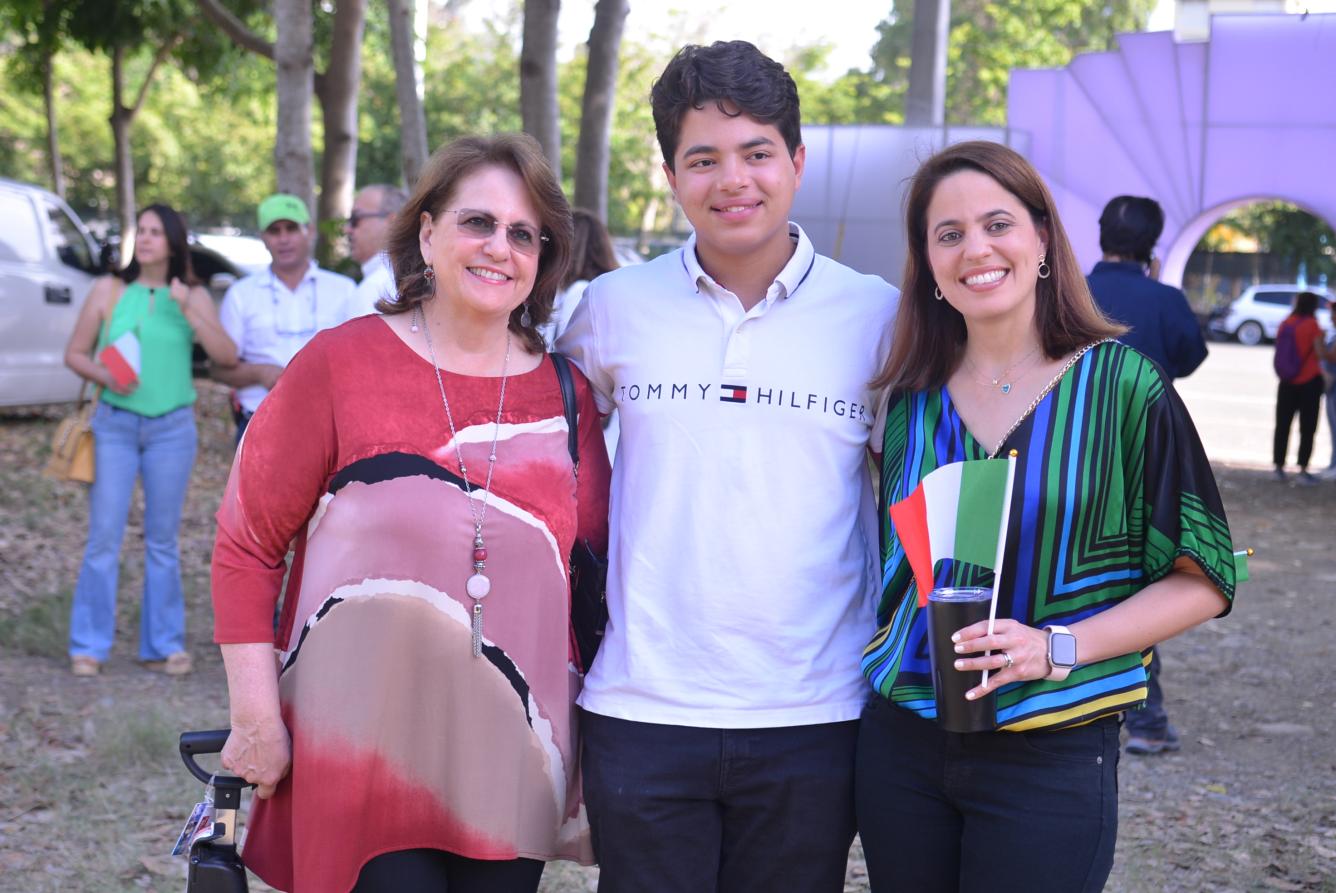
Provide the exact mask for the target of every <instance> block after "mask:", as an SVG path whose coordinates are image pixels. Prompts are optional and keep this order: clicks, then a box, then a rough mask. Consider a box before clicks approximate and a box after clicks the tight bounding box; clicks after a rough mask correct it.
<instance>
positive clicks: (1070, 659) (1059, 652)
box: [1044, 626, 1076, 682]
mask: <svg viewBox="0 0 1336 893" xmlns="http://www.w3.org/2000/svg"><path fill="white" fill-rule="evenodd" d="M1044 630H1045V632H1047V633H1048V665H1049V667H1050V668H1051V669H1050V670H1049V673H1048V675H1047V676H1045V677H1044V678H1045V679H1048V680H1050V681H1052V682H1061V681H1062V680H1064V679H1066V678H1067V674H1068V673H1070V672H1071V671H1072V667H1074V666H1076V636H1074V635H1072V634H1071V633H1070V632H1069V631H1068V630H1067V627H1065V626H1046V627H1044Z"/></svg>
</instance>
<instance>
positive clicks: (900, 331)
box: [872, 141, 1126, 391]
mask: <svg viewBox="0 0 1336 893" xmlns="http://www.w3.org/2000/svg"><path fill="white" fill-rule="evenodd" d="M962 170H973V171H978V172H979V173H981V174H985V175H987V176H989V177H991V178H993V179H994V180H996V181H997V183H998V185H999V186H1001V187H1002V188H1003V189H1005V190H1007V191H1008V192H1010V193H1011V194H1012V195H1014V196H1015V197H1016V199H1017V200H1018V201H1019V202H1020V203H1021V204H1022V205H1024V206H1025V208H1026V210H1028V211H1029V212H1030V219H1031V220H1033V221H1034V224H1035V226H1036V227H1039V228H1041V229H1043V230H1045V231H1046V232H1047V235H1048V240H1047V248H1046V250H1045V258H1044V261H1045V263H1047V264H1048V267H1049V270H1050V271H1051V272H1050V274H1049V277H1048V278H1047V279H1038V280H1036V282H1035V324H1036V326H1037V327H1038V329H1039V341H1040V344H1042V345H1043V349H1044V354H1045V355H1046V356H1047V357H1048V358H1049V359H1056V358H1058V357H1060V356H1062V355H1063V354H1066V353H1068V352H1070V351H1072V350H1075V349H1076V348H1078V347H1081V346H1083V345H1086V344H1089V343H1091V342H1092V341H1098V340H1100V339H1103V338H1115V337H1117V336H1118V335H1121V334H1122V333H1123V332H1125V331H1126V329H1125V328H1123V327H1122V326H1119V325H1117V324H1115V323H1113V322H1111V321H1110V320H1108V319H1107V318H1105V316H1104V315H1103V314H1102V313H1100V311H1099V308H1098V307H1097V306H1096V305H1095V301H1094V299H1093V298H1092V297H1091V296H1090V288H1089V287H1088V286H1087V285H1086V281H1085V276H1084V275H1082V273H1081V267H1080V265H1079V264H1078V263H1077V261H1076V254H1075V253H1074V252H1073V251H1072V246H1071V243H1070V242H1069V241H1068V240H1067V233H1066V231H1065V230H1063V228H1062V221H1060V220H1058V214H1057V208H1056V207H1055V206H1054V203H1053V196H1052V195H1051V194H1049V191H1048V187H1047V186H1045V185H1044V181H1043V179H1042V178H1040V176H1039V172H1038V171H1036V170H1035V169H1034V168H1033V167H1032V166H1031V165H1030V163H1029V162H1028V161H1026V160H1025V159H1024V158H1022V157H1021V156H1020V155H1019V154H1017V153H1016V152H1015V151H1013V150H1011V149H1008V148H1007V147H1006V146H1003V145H1001V144H1000V143H991V142H984V141H973V142H965V143H956V144H955V145H953V146H948V147H946V148H945V149H942V150H941V151H940V152H938V153H937V154H936V155H933V156H932V157H931V158H929V159H928V160H927V161H925V162H923V164H922V165H921V166H920V167H919V169H918V172H917V173H915V174H914V176H913V178H912V180H911V182H910V188H909V197H908V201H907V202H906V205H905V233H906V235H907V237H908V239H909V254H908V256H907V257H906V258H905V275H904V281H903V284H902V285H901V293H900V310H899V313H898V314H897V315H896V319H895V338H894V340H893V342H892V344H891V355H890V356H889V357H888V358H887V360H886V366H885V367H884V368H883V369H882V370H881V374H879V375H878V376H877V377H876V379H874V380H873V382H872V386H873V387H874V388H884V387H890V388H891V389H893V390H910V391H921V390H927V389H929V388H937V387H941V386H942V385H944V384H946V381H947V379H948V378H950V377H951V373H952V372H954V371H955V369H956V366H957V365H959V363H960V358H961V356H962V355H963V352H964V347H965V337H966V330H965V318H964V317H963V316H961V315H960V312H959V311H957V310H956V309H955V308H954V307H952V306H951V305H950V304H949V303H947V302H946V301H938V300H937V299H936V298H935V296H934V294H933V292H934V290H935V289H936V288H937V283H936V281H935V280H934V279H933V274H932V267H931V265H930V264H929V263H928V205H929V203H931V201H932V197H933V194H934V193H935V192H936V190H937V186H938V185H939V184H940V183H941V182H942V181H943V180H945V179H946V178H947V177H949V176H951V175H952V174H955V173H959V172H960V171H962Z"/></svg>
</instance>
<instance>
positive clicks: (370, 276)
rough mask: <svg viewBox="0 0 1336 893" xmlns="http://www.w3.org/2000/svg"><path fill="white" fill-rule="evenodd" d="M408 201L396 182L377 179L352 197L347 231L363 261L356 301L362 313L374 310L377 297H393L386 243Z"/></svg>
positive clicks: (352, 247) (352, 252) (354, 251)
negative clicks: (377, 180) (391, 229)
mask: <svg viewBox="0 0 1336 893" xmlns="http://www.w3.org/2000/svg"><path fill="white" fill-rule="evenodd" d="M406 201H408V196H407V195H405V194H404V191H403V190H402V189H400V188H399V187H397V186H390V185H389V184H387V183H374V184H372V185H370V186H364V187H362V190H361V191H360V192H358V193H357V197H356V198H355V199H353V210H352V213H351V214H349V215H348V223H347V224H346V225H345V226H344V232H345V233H347V234H348V252H349V254H350V255H351V256H352V259H353V260H355V261H357V262H358V263H359V264H361V265H362V281H360V282H358V283H357V304H358V306H359V307H362V308H365V309H363V310H362V312H363V313H375V312H376V302H377V301H393V300H394V271H393V270H392V269H390V256H389V254H387V253H386V251H385V243H386V240H387V239H388V238H389V235H390V224H391V222H392V220H393V218H394V215H395V214H397V213H398V211H399V209H400V208H402V207H403V206H404V202H406Z"/></svg>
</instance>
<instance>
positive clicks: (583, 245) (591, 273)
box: [561, 208, 620, 288]
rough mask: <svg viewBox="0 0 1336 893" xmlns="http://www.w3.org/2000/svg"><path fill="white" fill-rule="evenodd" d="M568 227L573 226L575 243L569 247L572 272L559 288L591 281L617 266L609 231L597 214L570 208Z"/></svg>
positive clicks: (584, 209)
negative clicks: (581, 281)
mask: <svg viewBox="0 0 1336 893" xmlns="http://www.w3.org/2000/svg"><path fill="white" fill-rule="evenodd" d="M571 223H572V224H574V226H575V240H574V242H573V243H572V245H571V268H570V271H569V272H568V273H567V274H566V278H565V279H564V280H563V281H562V283H561V287H562V288H569V287H570V286H571V285H573V284H574V283H576V282H579V281H580V280H584V281H586V282H589V281H592V280H594V279H597V278H598V277H599V276H602V275H603V274H604V273H607V272H608V271H609V270H615V269H617V267H618V266H620V264H618V263H617V255H616V254H615V253H614V252H613V250H612V239H611V238H609V237H608V228H607V227H606V226H604V225H603V221H602V220H599V219H598V215H597V214H595V213H594V212H593V211H590V210H588V209H586V208H573V209H572V210H571Z"/></svg>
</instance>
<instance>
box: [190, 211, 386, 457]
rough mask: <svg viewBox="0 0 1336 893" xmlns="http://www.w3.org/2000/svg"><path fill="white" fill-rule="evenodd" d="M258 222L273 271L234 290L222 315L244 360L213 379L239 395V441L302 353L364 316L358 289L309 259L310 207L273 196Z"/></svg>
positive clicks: (252, 277)
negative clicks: (319, 335)
mask: <svg viewBox="0 0 1336 893" xmlns="http://www.w3.org/2000/svg"><path fill="white" fill-rule="evenodd" d="M258 222H259V225H260V238H261V239H263V240H264V246H265V247H266V248H268V249H269V256H270V257H271V258H272V259H273V260H272V262H271V263H270V264H269V268H268V269H266V270H262V271H261V272H259V273H252V274H251V275H249V276H247V277H245V278H244V279H239V280H237V281H236V282H235V283H233V285H232V287H231V288H229V289H228V290H227V294H226V296H224V298H223V307H222V311H221V313H220V314H219V315H220V318H221V320H222V323H223V328H224V329H225V330H226V331H227V334H228V335H230V336H231V338H232V340H233V341H235V342H236V345H237V351H238V353H239V354H240V355H241V362H240V363H239V364H237V365H236V366H234V367H233V368H231V369H225V370H215V374H214V377H215V378H217V379H218V380H219V381H221V382H223V384H227V385H231V386H232V387H234V388H236V389H237V390H236V400H235V402H234V406H233V409H234V411H235V416H236V422H237V440H238V441H240V440H241V434H242V432H244V431H245V430H246V425H247V424H248V423H249V422H250V418H251V416H252V415H254V414H255V410H256V409H258V408H259V406H260V401H261V400H263V399H264V396H265V394H267V393H269V390H270V388H272V387H273V386H274V382H276V381H277V380H278V376H279V373H281V372H282V371H283V369H284V367H285V366H287V364H288V362H289V361H291V360H292V358H293V357H294V356H295V355H296V353H297V351H299V350H301V349H302V347H304V346H305V345H306V342H308V341H310V340H311V338H312V337H313V336H314V335H315V333H316V332H318V331H320V330H321V329H327V328H330V327H332V326H337V325H339V324H340V323H343V322H345V321H347V320H349V319H351V318H352V317H354V316H360V315H362V313H364V312H365V311H363V310H359V309H358V308H357V303H356V292H357V285H356V283H354V282H353V281H352V280H351V279H349V278H348V277H347V276H340V275H339V274H338V273H331V272H330V271H329V270H322V269H321V268H320V267H318V266H317V265H316V263H315V261H313V260H312V259H311V214H310V211H308V210H307V208H306V203H305V202H303V201H302V200H301V199H299V198H298V197H297V196H295V195H287V194H285V193H278V194H277V195H271V196H269V197H268V198H267V199H265V200H264V201H262V202H260V209H259V218H258Z"/></svg>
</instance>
